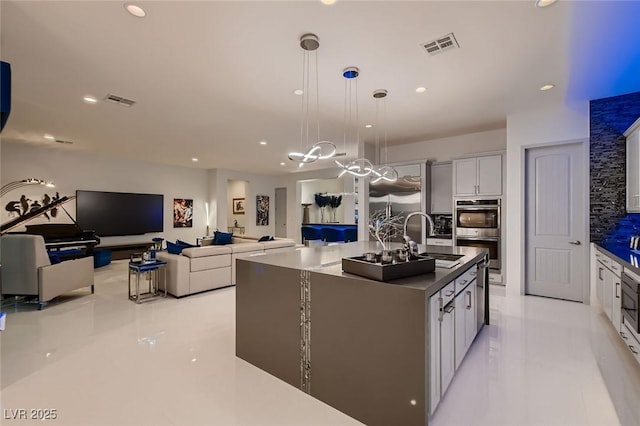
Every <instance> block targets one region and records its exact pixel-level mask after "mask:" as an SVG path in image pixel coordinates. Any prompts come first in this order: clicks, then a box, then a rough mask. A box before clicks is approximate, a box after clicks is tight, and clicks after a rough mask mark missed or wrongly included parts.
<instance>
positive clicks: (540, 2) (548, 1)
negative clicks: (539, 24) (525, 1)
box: [536, 0, 558, 7]
mask: <svg viewBox="0 0 640 426" xmlns="http://www.w3.org/2000/svg"><path fill="white" fill-rule="evenodd" d="M556 1H558V0H536V7H547V6H551V5H552V4H554V3H555V2H556Z"/></svg>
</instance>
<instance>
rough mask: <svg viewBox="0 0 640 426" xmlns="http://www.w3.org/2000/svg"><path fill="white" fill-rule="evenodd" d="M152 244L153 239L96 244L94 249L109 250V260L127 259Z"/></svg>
mask: <svg viewBox="0 0 640 426" xmlns="http://www.w3.org/2000/svg"><path fill="white" fill-rule="evenodd" d="M154 245H155V244H154V243H153V241H148V242H141V243H130V244H109V245H104V246H103V245H100V246H96V247H95V250H109V251H111V260H122V259H129V258H130V257H131V255H132V254H134V253H142V252H145V251H148V250H150V249H151V247H153V246H154Z"/></svg>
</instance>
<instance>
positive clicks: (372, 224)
mask: <svg viewBox="0 0 640 426" xmlns="http://www.w3.org/2000/svg"><path fill="white" fill-rule="evenodd" d="M403 219H404V218H403V217H402V216H392V215H390V214H389V212H386V211H383V210H378V211H375V212H373V213H371V216H370V217H369V233H370V234H371V235H372V236H373V237H374V238H375V239H376V240H377V241H378V242H379V243H380V244H381V245H382V249H383V250H386V249H387V248H388V246H389V243H390V242H391V239H393V238H394V237H396V236H398V235H399V234H400V232H402V225H401V224H402V221H403Z"/></svg>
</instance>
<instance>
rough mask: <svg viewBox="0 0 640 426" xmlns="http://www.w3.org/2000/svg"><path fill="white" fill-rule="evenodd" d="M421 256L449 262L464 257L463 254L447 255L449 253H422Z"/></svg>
mask: <svg viewBox="0 0 640 426" xmlns="http://www.w3.org/2000/svg"><path fill="white" fill-rule="evenodd" d="M422 254H423V255H427V256H431V257H433V258H434V259H436V260H450V261H456V260H458V259H460V258H461V257H464V255H463V254H449V253H422Z"/></svg>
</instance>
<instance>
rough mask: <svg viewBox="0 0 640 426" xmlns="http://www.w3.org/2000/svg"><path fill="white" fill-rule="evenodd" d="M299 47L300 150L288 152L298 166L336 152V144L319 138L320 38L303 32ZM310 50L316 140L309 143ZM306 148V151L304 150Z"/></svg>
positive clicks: (327, 156)
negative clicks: (300, 92) (312, 68)
mask: <svg viewBox="0 0 640 426" xmlns="http://www.w3.org/2000/svg"><path fill="white" fill-rule="evenodd" d="M300 47H302V50H303V52H302V89H298V90H301V91H302V118H301V122H300V151H299V152H290V153H289V160H291V161H296V162H297V163H298V167H302V166H304V165H305V164H308V163H313V162H314V161H316V160H326V159H328V158H331V157H333V156H334V155H335V154H336V146H335V144H334V143H333V142H330V141H323V140H320V100H319V98H320V95H319V94H320V90H319V85H318V53H317V52H316V50H317V49H318V47H320V40H319V39H318V36H316V35H315V34H311V33H308V34H303V35H302V37H300ZM311 52H313V53H314V55H313V56H314V59H315V69H316V73H315V80H316V81H315V86H316V87H315V91H316V129H317V142H316V143H314V144H313V145H311V146H310V145H309V124H310V123H309V103H310V99H311V90H310V84H309V80H310V78H309V63H310V61H311ZM305 150H306V151H305Z"/></svg>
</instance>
